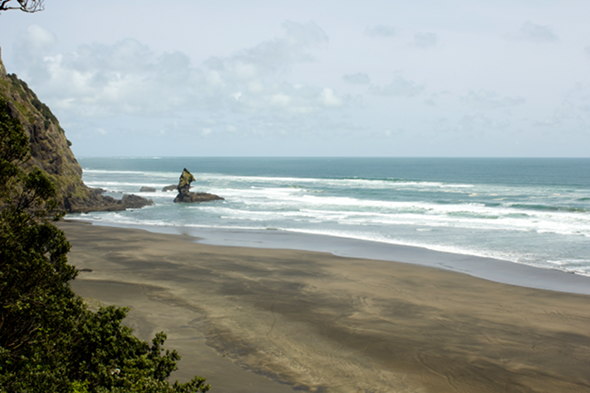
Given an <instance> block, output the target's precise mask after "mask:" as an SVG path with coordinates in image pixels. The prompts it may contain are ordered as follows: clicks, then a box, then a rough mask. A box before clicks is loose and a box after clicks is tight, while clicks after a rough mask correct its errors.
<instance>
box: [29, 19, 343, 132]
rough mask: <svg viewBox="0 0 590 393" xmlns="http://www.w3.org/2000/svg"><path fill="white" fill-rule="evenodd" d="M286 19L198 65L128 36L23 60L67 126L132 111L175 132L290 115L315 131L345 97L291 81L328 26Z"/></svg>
mask: <svg viewBox="0 0 590 393" xmlns="http://www.w3.org/2000/svg"><path fill="white" fill-rule="evenodd" d="M282 27H283V29H282V34H281V35H279V36H277V37H275V38H273V39H271V40H267V41H263V42H260V43H259V44H257V45H254V46H252V47H250V48H246V49H243V50H240V51H237V52H234V53H232V54H230V55H228V56H217V57H212V58H209V59H207V60H205V61H204V62H202V63H201V64H198V65H195V64H193V63H192V62H191V60H190V59H189V58H188V56H187V55H185V54H184V53H181V52H172V53H158V52H155V51H154V50H152V49H151V48H150V47H149V46H147V45H145V44H143V43H141V42H139V41H137V40H133V39H125V40H121V41H119V42H116V43H114V44H111V45H108V44H91V45H84V46H80V47H78V48H76V49H75V50H73V51H71V52H67V53H46V51H45V52H44V53H43V55H42V56H41V55H35V56H30V57H28V58H27V59H22V60H23V61H22V62H21V67H22V69H24V70H25V72H24V73H25V74H27V75H26V78H25V79H27V81H28V82H30V84H31V86H32V87H33V88H34V89H35V90H36V91H37V92H38V94H39V95H40V96H41V97H42V98H43V100H45V101H46V102H47V103H48V104H49V105H50V106H51V107H52V108H53V109H54V110H56V111H57V113H58V115H59V116H60V118H61V119H63V121H64V122H65V123H66V124H67V123H71V124H73V123H74V122H75V123H76V124H79V123H80V119H83V118H85V119H87V120H86V121H89V122H90V121H96V122H98V123H100V122H101V121H102V122H113V121H114V119H115V118H120V119H122V118H126V119H133V122H134V123H135V124H146V123H147V125H146V127H147V128H150V127H151V128H154V129H155V128H156V127H157V128H158V129H159V130H161V129H162V128H166V129H170V130H175V131H174V132H180V131H179V130H182V129H185V130H189V129H195V127H196V129H197V130H199V131H198V132H197V133H196V134H198V135H201V136H217V135H219V134H221V133H223V132H230V131H228V130H230V128H231V127H233V126H231V127H230V124H232V123H234V124H238V123H239V124H240V128H239V131H240V132H253V133H254V132H256V133H260V134H273V133H277V132H279V131H280V130H283V131H281V132H284V125H283V124H287V123H288V124H289V127H290V128H292V129H299V130H303V129H309V128H311V127H312V124H313V122H314V121H319V120H318V119H319V117H318V116H321V113H322V111H326V110H328V109H332V108H337V107H340V106H342V105H344V103H345V101H346V100H345V99H344V98H343V97H341V96H339V95H338V94H337V93H336V91H335V90H334V89H333V88H331V87H329V86H314V85H313V84H305V83H301V82H299V81H296V82H294V81H291V79H292V78H291V74H292V73H291V71H292V69H293V68H294V67H296V66H297V65H299V64H304V63H310V62H313V61H314V58H315V53H316V51H317V50H318V49H321V48H322V46H323V45H325V44H326V43H327V41H328V37H327V35H326V34H325V32H324V31H323V30H322V29H321V28H320V27H319V26H317V25H316V24H314V23H303V24H299V23H295V22H285V23H284V24H283V26H282ZM46 33H47V32H43V31H41V30H33V32H32V33H31V34H32V35H33V38H35V40H34V42H46V43H47V44H49V43H50V40H49V38H48V37H51V35H50V34H49V33H47V34H46ZM304 115H305V116H304ZM70 119H77V120H75V121H74V120H70ZM91 119H94V120H91ZM100 119H102V120H100ZM147 119H153V124H150V121H149V120H147ZM127 121H128V120H127ZM157 122H159V123H157ZM156 123H157V124H156ZM134 128H135V129H137V130H138V132H140V130H141V129H142V128H141V126H135V127H134ZM120 129H121V128H120ZM232 129H233V130H234V131H232V132H234V133H235V132H237V129H236V128H235V127H234V128H232ZM213 130H216V131H217V130H218V131H219V132H215V133H214V132H213ZM125 131H127V130H125ZM128 131H129V132H132V131H131V130H128ZM145 132H148V131H147V129H146V130H145Z"/></svg>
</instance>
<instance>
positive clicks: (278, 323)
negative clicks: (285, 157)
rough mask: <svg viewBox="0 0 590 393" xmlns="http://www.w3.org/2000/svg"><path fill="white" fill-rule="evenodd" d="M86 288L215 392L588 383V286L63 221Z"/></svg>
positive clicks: (585, 386) (575, 387) (534, 387)
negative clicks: (522, 283)
mask: <svg viewBox="0 0 590 393" xmlns="http://www.w3.org/2000/svg"><path fill="white" fill-rule="evenodd" d="M59 226H60V228H62V229H63V230H64V231H65V232H66V234H67V237H68V239H69V240H70V242H71V243H72V251H71V253H70V262H71V263H72V264H74V265H75V266H76V267H78V268H79V269H84V271H82V272H81V273H80V275H79V277H78V278H77V279H76V280H75V281H74V283H73V286H74V288H75V290H76V291H77V292H78V293H79V294H80V295H82V296H84V297H85V298H87V299H89V301H90V302H101V303H106V304H118V305H121V306H128V307H130V308H131V312H130V316H129V318H128V323H129V324H130V326H131V327H133V328H134V329H135V330H136V332H137V333H138V334H139V335H140V336H142V337H143V338H148V337H149V336H151V335H153V333H154V332H156V331H160V330H163V331H165V332H166V333H167V334H168V337H169V340H168V345H169V346H170V347H172V348H176V349H178V350H179V352H180V353H181V355H182V356H183V360H182V361H181V362H180V370H179V371H178V372H177V373H176V374H175V377H176V378H179V379H183V378H188V377H189V376H191V375H193V374H199V375H202V376H205V377H207V379H208V382H210V383H211V384H212V385H213V387H214V389H213V391H214V392H277V393H281V392H294V391H310V392H436V393H445V392H465V393H479V392H482V393H483V392H527V393H530V392H547V393H554V392H560V393H567V392H572V393H573V392H576V393H580V392H590V373H589V372H588V370H590V297H588V296H584V295H575V294H566V293H559V292H551V291H543V290H538V289H530V288H523V287H516V286H510V285H504V284H498V283H494V282H490V281H485V280H481V279H478V278H473V277H470V276H466V275H463V274H459V273H454V272H448V271H443V270H438V269H433V268H428V267H421V266H415V265H408V264H402V263H393V262H384V261H372V260H363V259H355V258H342V257H336V256H333V255H330V254H323V253H315V252H305V251H293V250H268V249H255V248H239V247H220V246H208V245H202V244H197V243H195V242H194V239H192V238H190V237H186V236H180V235H163V234H155V233H150V232H146V231H141V230H134V229H121V228H112V227H101V226H92V225H89V224H85V223H81V222H61V223H59Z"/></svg>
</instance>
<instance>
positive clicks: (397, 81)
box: [370, 76, 424, 98]
mask: <svg viewBox="0 0 590 393" xmlns="http://www.w3.org/2000/svg"><path fill="white" fill-rule="evenodd" d="M423 90H424V87H423V86H421V85H419V84H417V83H416V82H413V81H411V80H409V79H406V78H404V77H402V76H396V77H395V78H394V79H393V80H392V81H391V82H390V83H388V84H387V85H384V86H371V88H370V91H371V92H372V93H373V94H375V95H379V96H389V97H406V98H410V97H415V96H417V95H418V94H420V93H421V92H422V91H423Z"/></svg>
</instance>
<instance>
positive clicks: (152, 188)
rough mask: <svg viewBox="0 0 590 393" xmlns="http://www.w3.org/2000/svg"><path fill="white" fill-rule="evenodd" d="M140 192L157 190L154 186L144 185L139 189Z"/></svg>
mask: <svg viewBox="0 0 590 393" xmlns="http://www.w3.org/2000/svg"><path fill="white" fill-rule="evenodd" d="M139 192H156V189H155V188H154V187H146V186H143V187H141V188H140V189H139Z"/></svg>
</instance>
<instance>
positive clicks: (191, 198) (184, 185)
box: [174, 168, 223, 203]
mask: <svg viewBox="0 0 590 393" xmlns="http://www.w3.org/2000/svg"><path fill="white" fill-rule="evenodd" d="M194 181H195V177H194V176H193V174H192V173H190V172H189V171H188V170H187V169H186V168H184V169H183V170H182V173H181V174H180V179H179V180H178V186H177V187H176V189H177V190H178V195H176V198H174V202H176V203H178V202H209V201H218V200H223V198H222V197H220V196H219V195H215V194H209V193H207V192H191V191H189V190H190V188H191V183H192V182H194Z"/></svg>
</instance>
